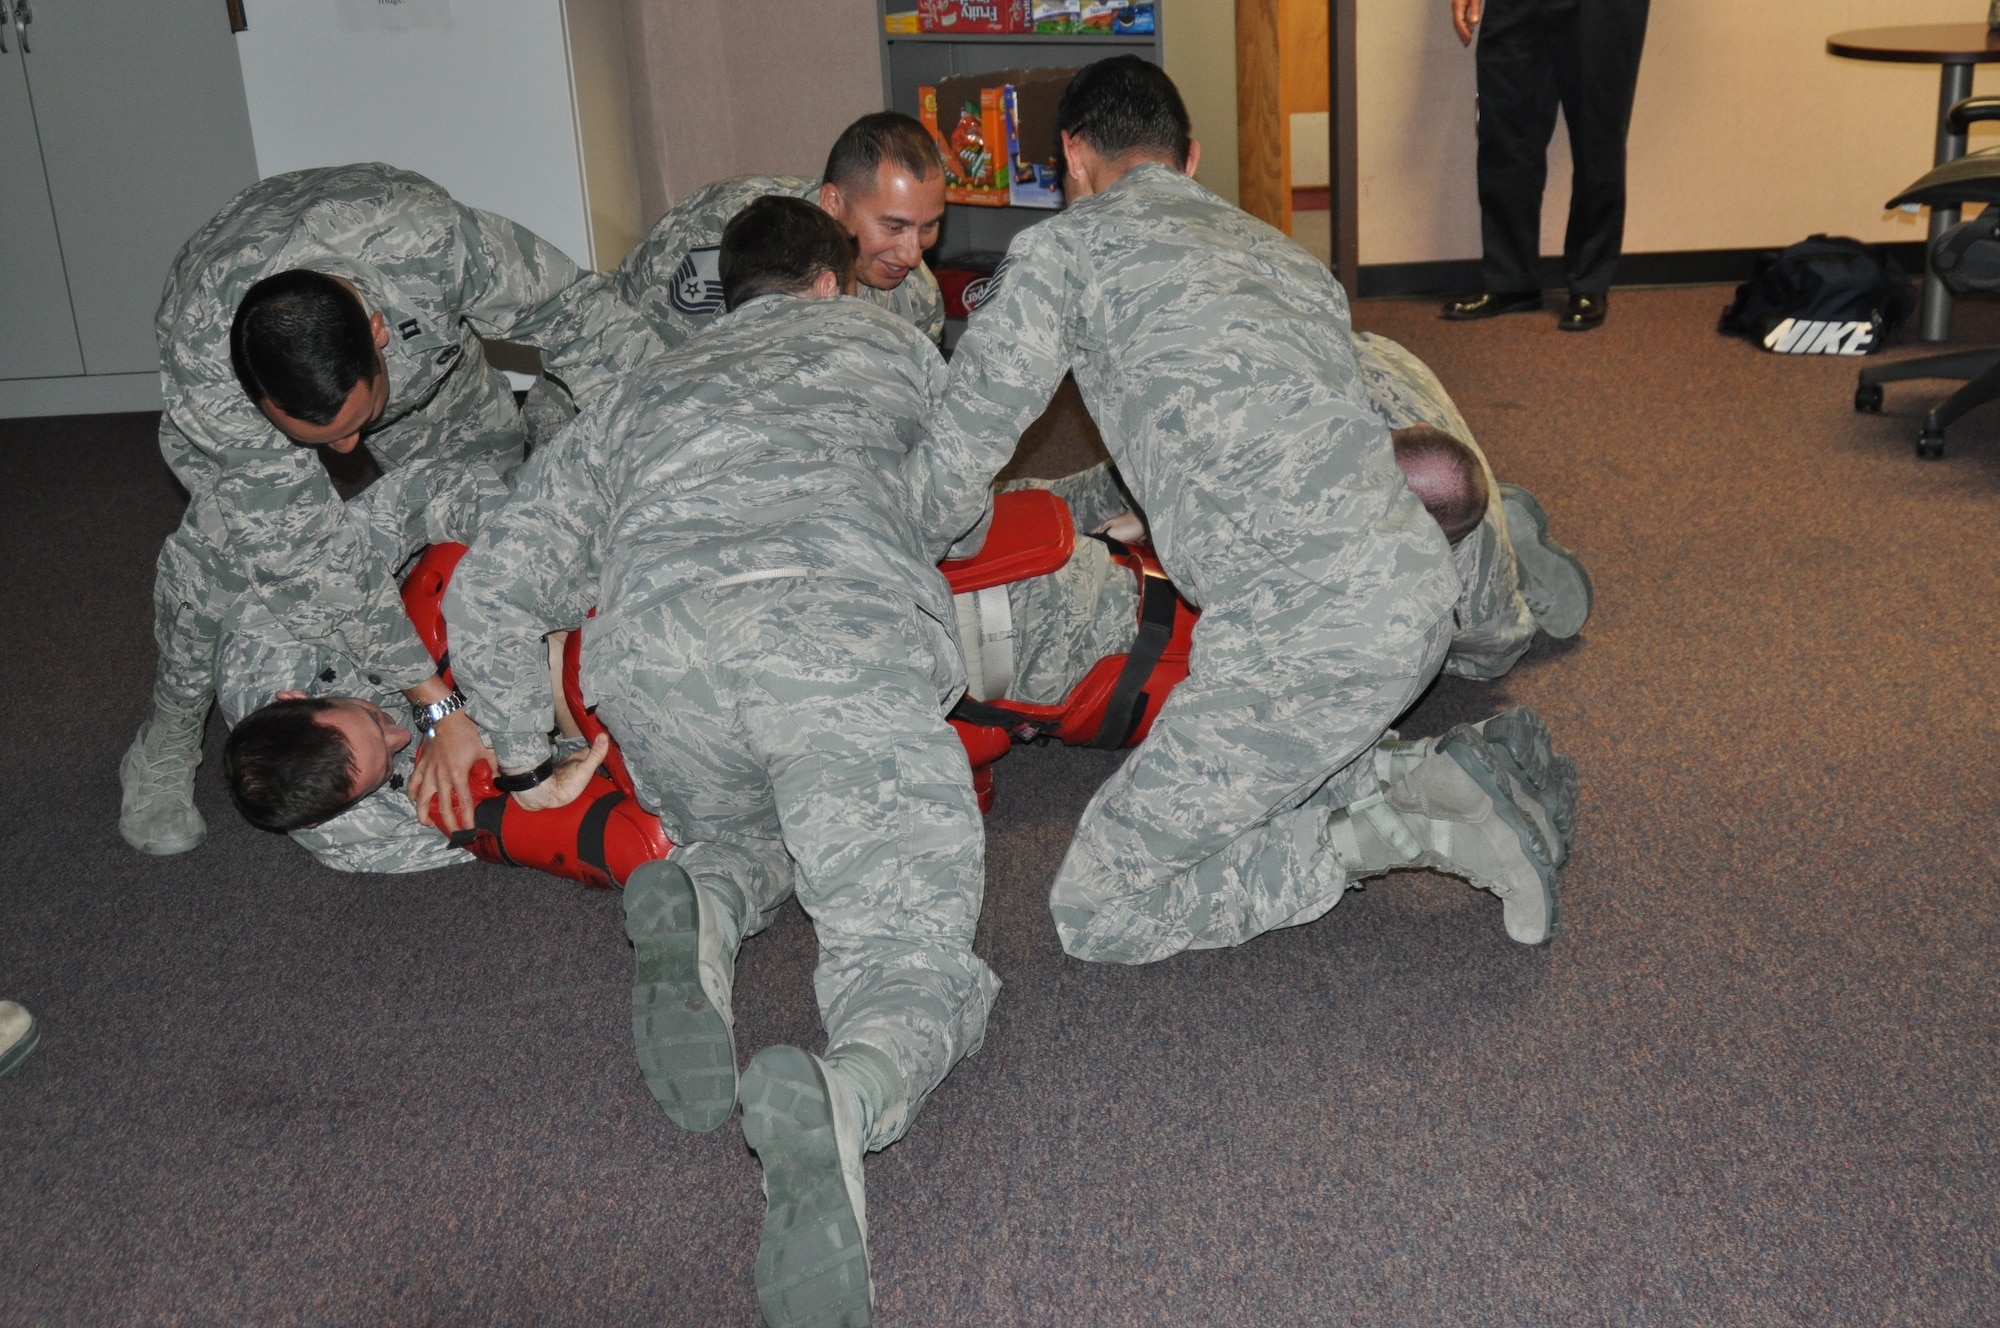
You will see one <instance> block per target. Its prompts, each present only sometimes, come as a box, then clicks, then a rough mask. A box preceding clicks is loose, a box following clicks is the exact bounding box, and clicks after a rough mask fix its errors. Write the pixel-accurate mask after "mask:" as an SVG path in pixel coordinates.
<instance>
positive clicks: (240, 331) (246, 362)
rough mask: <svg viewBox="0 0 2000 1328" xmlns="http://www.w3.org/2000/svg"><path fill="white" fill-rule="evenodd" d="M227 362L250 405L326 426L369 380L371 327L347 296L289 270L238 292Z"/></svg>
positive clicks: (323, 278) (320, 277)
mask: <svg viewBox="0 0 2000 1328" xmlns="http://www.w3.org/2000/svg"><path fill="white" fill-rule="evenodd" d="M229 363H230V364H231V365H232V366H234V367H235V369H236V381H237V382H239V383H241V384H243V390H244V391H245V392H248V393H249V394H250V399H251V400H252V401H256V402H263V401H266V400H268V401H269V402H270V403H271V404H272V405H274V406H276V407H277V408H278V409H279V410H282V411H284V412H285V414H287V415H291V416H294V417H296V418H298V419H301V420H304V421H305V422H306V423H308V424H327V423H330V422H331V421H332V420H333V417H334V416H336V415H338V414H340V408H341V407H342V406H344V405H346V404H347V398H348V395H349V394H350V393H352V392H353V391H354V387H355V384H357V383H372V382H374V381H375V374H376V360H375V330H374V328H373V327H372V326H370V323H369V319H368V310H367V309H366V308H365V307H363V305H362V303H361V301H360V300H358V299H356V298H355V295H354V292H353V291H351V290H349V289H348V288H347V287H345V286H343V285H341V284H340V283H339V282H338V281H335V280H334V279H333V278H332V277H329V276H327V275H326V274H325V273H323V272H309V271H307V270H306V269H304V268H293V269H292V270H291V271H289V272H280V273H278V274H277V275H276V276H272V277H266V278H264V279H263V280H262V281H260V282H258V283H257V284H256V285H254V286H252V287H251V288H250V289H249V290H248V291H247V292H245V294H244V296H243V301H242V303H240V304H238V305H237V306H236V317H235V318H234V319H232V320H231V321H230V324H229Z"/></svg>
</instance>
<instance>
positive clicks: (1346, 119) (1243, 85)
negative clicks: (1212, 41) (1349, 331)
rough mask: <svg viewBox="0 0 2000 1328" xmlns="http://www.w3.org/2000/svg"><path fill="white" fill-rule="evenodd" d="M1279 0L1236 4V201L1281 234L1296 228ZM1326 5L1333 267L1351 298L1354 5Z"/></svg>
mask: <svg viewBox="0 0 2000 1328" xmlns="http://www.w3.org/2000/svg"><path fill="white" fill-rule="evenodd" d="M1279 3H1280V0H1236V151H1237V163H1238V164H1237V179H1238V197H1239V200H1240V202H1241V205H1242V207H1243V210H1244V211H1245V212H1248V213H1249V214H1250V215H1251V216H1253V217H1257V218H1259V219H1260V220H1263V221H1267V222H1269V223H1270V224H1271V225H1273V226H1276V227H1278V228H1279V229H1280V230H1284V231H1287V232H1289V231H1290V230H1291V213H1292V200H1291V196H1290V193H1289V191H1288V190H1287V188H1286V183H1287V177H1288V176H1289V173H1290V172H1289V169H1288V167H1289V165H1290V157H1289V156H1288V154H1289V152H1290V148H1291V133H1290V125H1289V122H1288V121H1287V119H1286V116H1285V113H1284V106H1283V98H1282V96H1281V92H1280V89H1281V85H1282V84H1283V82H1284V80H1283V77H1282V75H1281V68H1280V66H1281V63H1282V61H1283V60H1284V58H1285V56H1286V55H1287V54H1288V53H1287V52H1285V51H1284V50H1282V42H1283V39H1284V37H1283V33H1284V25H1283V23H1282V22H1281V21H1280V16H1279ZM1325 3H1326V5H1327V84H1328V87H1327V91H1328V110H1329V112H1330V114H1329V121H1330V125H1329V130H1330V133H1329V143H1328V148H1329V152H1330V154H1331V157H1332V160H1331V161H1329V162H1328V167H1329V170H1328V183H1329V194H1330V198H1329V200H1328V201H1329V203H1330V205H1331V208H1332V212H1331V217H1330V219H1331V221H1332V226H1333V270H1334V275H1335V276H1337V277H1339V279H1340V283H1341V285H1343V286H1345V287H1346V288H1347V289H1348V291H1349V292H1350V293H1352V292H1353V290H1354V282H1355V278H1356V276H1357V273H1358V267H1359V254H1360V249H1359V245H1358V218H1359V211H1360V187H1359V179H1360V170H1359V167H1358V164H1357V155H1358V154H1357V146H1356V144H1357V137H1356V133H1355V118H1356V98H1355V90H1354V67H1355V50H1354V11H1355V0H1325Z"/></svg>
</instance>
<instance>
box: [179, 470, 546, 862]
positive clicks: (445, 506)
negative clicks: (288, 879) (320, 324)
mask: <svg viewBox="0 0 2000 1328" xmlns="http://www.w3.org/2000/svg"><path fill="white" fill-rule="evenodd" d="M506 496H507V485H506V482H505V481H504V480H502V478H501V477H500V473H499V471H498V470H496V469H495V468H494V467H493V465H492V464H491V463H490V462H487V461H470V462H455V463H452V462H433V461H419V462H416V463H414V464H412V465H409V466H405V467H403V468H402V469H400V470H396V471H393V472H391V473H389V474H387V475H384V476H383V477H382V478H381V479H379V480H377V481H376V482H375V483H374V484H372V485H370V486H369V487H368V489H367V490H366V491H365V492H363V493H362V494H361V495H360V496H359V497H357V498H355V499H354V500H353V501H351V502H349V503H348V504H347V505H346V509H345V510H344V512H343V513H342V517H343V519H344V520H345V521H346V522H347V523H348V525H349V528H350V531H351V532H352V533H353V534H354V535H355V536H356V537H357V538H358V539H359V540H360V541H361V542H362V543H363V544H365V545H366V546H367V547H368V548H369V549H370V550H371V551H372V553H373V555H374V556H375V557H376V558H377V559H378V560H379V561H380V562H381V563H382V565H384V566H386V567H392V568H393V567H399V566H401V565H402V564H403V563H404V562H405V561H407V560H408V559H409V558H410V557H412V556H413V555H415V554H416V553H417V551H418V550H420V549H422V548H423V547H424V546H425V545H428V544H434V543H441V542H444V541H452V540H455V541H459V542H464V541H466V540H469V539H471V538H472V534H473V532H474V531H476V530H477V529H478V528H479V523H480V521H481V520H483V519H484V517H485V515H486V514H487V513H488V512H490V511H491V510H492V509H494V508H496V507H498V506H499V505H500V503H501V502H503V501H504V500H505V499H506ZM214 686H215V696H216V702H217V704H218V706H219V707H220V709H221V711H222V718H223V721H224V722H225V723H227V724H228V725H229V726H230V727H231V728H234V727H235V726H236V724H237V723H238V721H240V720H241V719H242V718H243V717H244V716H245V715H248V714H249V713H251V712H252V711H254V710H256V709H258V708H260V707H262V706H264V705H267V704H269V703H270V702H271V701H274V700H276V699H277V695H278V693H279V692H283V691H300V692H304V693H305V694H306V695H308V696H359V697H363V698H365V699H367V700H369V701H373V702H374V703H375V704H376V705H378V706H381V707H382V708H383V709H384V710H386V711H388V712H389V715H390V717H391V718H393V719H395V720H396V721H397V722H399V723H405V724H407V716H408V713H409V704H408V702H406V701H405V700H404V699H403V695H402V693H401V692H400V691H398V690H396V689H395V688H392V687H388V686H385V685H381V684H376V683H371V682H370V681H369V680H368V678H367V677H366V675H364V674H362V673H361V672H360V671H359V669H358V668H357V667H356V666H355V664H354V661H353V660H352V659H351V658H350V657H349V656H348V655H346V654H345V653H343V652H341V651H338V650H334V649H331V648H329V647H327V646H325V645H323V644H321V643H317V642H312V641H303V640H300V639H299V638H298V637H296V636H293V635H292V634H291V632H290V631H288V630H287V629H286V628H285V626H284V624H282V623H280V622H279V621H278V619H277V617H276V615H274V614H273V613H272V612H271V611H270V609H269V608H267V607H266V606H265V604H264V602H263V601H262V600H261V599H259V598H258V597H257V596H256V595H255V594H250V593H245V594H243V595H241V596H239V597H238V599H237V601H236V603H235V604H233V605H231V606H230V607H229V609H228V610H227V612H226V613H224V615H223V617H222V629H221V642H220V645H219V647H218V648H217V650H216V652H215V680H214ZM415 757H416V745H415V744H414V743H412V744H411V745H410V746H408V747H405V748H404V749H403V750H402V751H400V752H398V753H397V754H396V757H395V761H394V763H393V765H392V767H391V773H390V777H389V782H388V783H387V784H385V785H384V786H383V787H381V788H379V789H376V790H375V791H374V792H373V793H371V794H369V795H368V796H367V797H365V798H363V799H362V800H361V801H360V802H358V803H356V804H355V805H354V806H353V807H350V808H348V809H347V810H346V811H344V812H342V813H341V814H340V815H339V816H336V817H334V818H333V819H332V820H329V821H323V822H321V823H320V824H319V825H317V826H314V827H312V828H310V829H306V830H294V831H293V832H292V838H293V839H294V840H296V841H297V842H298V843H299V844H301V845H303V846H304V847H305V848H306V849H307V850H308V851H309V852H311V853H312V855H313V856H314V857H315V858H317V859H319V861H320V863H321V864H322V865H324V866H327V867H331V868H332V869H333V870H335V871H354V872H415V871H429V870H431V869H432V868H434V867H448V866H452V865H454V864H456V863H460V862H470V861H471V860H472V855H471V854H470V853H467V852H466V851H465V850H463V849H456V848H452V847H451V846H450V844H449V843H448V842H447V841H446V838H445V836H444V835H442V834H440V833H439V832H438V831H436V830H434V829H431V828H430V827H428V826H424V825H419V824H418V823H417V809H416V804H414V803H412V802H411V801H410V796H409V794H408V793H407V792H405V791H404V790H405V788H406V787H407V786H408V783H409V778H410V771H411V768H412V766H413V764H414V761H415Z"/></svg>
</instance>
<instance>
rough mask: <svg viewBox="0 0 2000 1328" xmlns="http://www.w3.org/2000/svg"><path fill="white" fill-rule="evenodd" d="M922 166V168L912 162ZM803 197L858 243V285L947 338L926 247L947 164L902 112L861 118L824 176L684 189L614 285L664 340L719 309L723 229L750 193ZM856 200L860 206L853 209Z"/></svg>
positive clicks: (690, 330) (927, 331)
mask: <svg viewBox="0 0 2000 1328" xmlns="http://www.w3.org/2000/svg"><path fill="white" fill-rule="evenodd" d="M918 167H922V169H917V168H918ZM774 194H775V195H780V196H783V197H787V198H798V199H803V200H805V201H806V202H808V203H811V204H813V205H815V206H817V207H820V208H823V209H826V210H828V211H829V212H830V213H832V214H835V219H836V220H839V221H840V222H841V223H842V225H844V226H845V227H846V228H847V229H848V230H849V231H850V232H854V233H855V234H856V236H857V238H858V239H859V240H860V243H861V255H860V257H861V262H860V265H859V268H858V273H857V275H858V276H859V279H860V287H859V289H858V290H857V291H856V294H858V295H859V296H860V297H861V298H862V299H865V300H869V301H871V302H873V303H875V304H877V305H879V306H881V307H882V308H884V309H887V310H888V311H889V312H890V313H892V314H894V315H896V317H898V318H900V319H902V320H903V321H904V322H906V323H908V324H909V325H910V326H912V327H914V328H916V329H917V330H918V331H919V332H922V333H923V334H924V335H925V336H927V337H929V338H930V339H931V340H932V341H940V340H942V339H943V337H944V297H943V295H942V294H941V293H940V292H939V291H938V284H937V278H936V277H934V276H932V275H931V270H930V268H929V266H927V265H926V264H925V263H924V261H923V252H924V250H925V249H928V248H929V247H930V246H931V245H932V244H934V243H936V241H937V233H938V224H939V220H940V219H941V218H942V217H943V216H944V163H943V161H942V159H941V158H940V157H939V156H938V153H937V147H936V144H935V143H934V142H933V141H932V139H931V137H930V134H929V132H928V131H927V130H925V129H924V127H923V126H922V125H921V124H919V123H917V122H916V121H915V120H912V119H911V118H910V117H909V116H907V115H900V114H898V113H896V112H894V111H881V112H877V113H876V114H873V115H866V116H863V117H862V118H861V119H859V120H857V121H855V122H854V123H853V124H852V125H849V126H848V128H847V129H846V130H845V131H844V132H843V133H842V134H841V136H840V139H839V141H837V142H836V143H835V144H834V148H833V151H832V152H831V153H830V154H829V155H828V159H827V169H826V175H825V177H824V179H821V180H809V179H806V178H805V177H804V176H799V175H742V176H738V177H736V178H735V179H730V180H720V181H717V182H716V183H714V184H711V185H707V186H704V187H703V188H701V189H698V190H696V191H695V192H694V193H692V194H690V195H689V196H688V197H687V198H686V199H685V200H683V201H682V202H681V203H680V204H679V205H677V206H676V207H674V208H673V209H672V210H670V211H669V212H668V213H667V214H666V215H665V216H664V217H661V218H660V219H659V221H657V222H656V223H654V225H653V229H652V232H651V233H650V234H648V235H647V236H646V238H645V239H644V240H641V241H640V242H639V245H638V247H637V248H635V249H633V250H632V252H631V253H630V254H628V255H626V258H625V261H624V262H622V263H620V264H619V265H618V270H617V272H616V273H615V274H614V276H615V279H616V281H617V283H618V291H619V293H620V294H621V295H622V296H624V298H625V300H626V301H627V302H628V303H629V304H631V305H632V307H633V308H635V309H637V310H638V311H639V312H640V313H641V314H643V315H644V316H645V319H646V322H647V323H648V324H649V325H650V326H651V327H652V329H653V331H654V332H655V333H656V334H657V335H658V336H659V338H660V340H661V341H663V342H665V343H666V344H667V345H669V346H678V345H679V344H680V343H681V342H683V341H685V340H687V339H688V338H689V337H690V336H692V335H694V333H695V332H696V331H698V330H699V329H701V328H702V327H704V326H706V325H707V324H708V323H709V322H710V321H711V320H712V319H714V318H715V316H716V315H718V314H720V313H721V312H722V274H721V271H720V269H719V268H718V266H717V257H718V255H719V254H720V253H721V250H722V228H723V227H724V226H727V225H728V224H729V219H730V218H731V217H734V216H735V215H736V214H737V213H738V212H741V211H742V210H743V209H744V207H745V206H747V205H748V204H749V203H750V202H751V201H752V200H753V199H758V198H764V197H766V196H769V195H774ZM857 206H858V209H859V211H858V213H857Z"/></svg>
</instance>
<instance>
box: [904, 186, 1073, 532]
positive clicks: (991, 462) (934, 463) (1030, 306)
mask: <svg viewBox="0 0 2000 1328" xmlns="http://www.w3.org/2000/svg"><path fill="white" fill-rule="evenodd" d="M1055 230H1056V228H1054V227H1052V226H1047V225H1043V226H1035V227H1031V228H1030V229H1028V230H1025V231H1023V232H1021V233H1020V234H1019V235H1017V236H1016V237H1014V243H1013V244H1012V245H1011V246H1010V247H1009V248H1008V250H1007V259H1006V261H1005V262H1003V263H1002V264H1001V265H1000V269H999V270H998V271H996V272H995V273H994V274H993V279H992V284H991V286H989V288H988V290H989V294H988V295H987V297H986V302H985V303H984V304H981V305H980V306H979V308H978V310H977V311H976V312H974V314H973V315H972V321H971V322H970V323H969V324H968V325H967V327H966V330H965V336H964V337H963V338H961V339H960V340H959V343H958V349H957V350H956V351H955V352H954V353H953V355H952V359H951V370H950V374H951V376H950V382H949V385H948V386H947V387H946V389H945V394H944V400H943V402H942V403H941V404H940V406H939V407H938V409H937V410H936V411H935V412H933V415H932V418H931V424H930V427H929V429H928V430H926V434H925V437H924V438H923V439H922V440H921V441H920V442H919V443H918V445H917V446H916V447H915V448H912V449H911V451H910V453H909V456H908V457H907V459H906V460H905V461H904V465H903V477H904V480H905V482H906V483H907V484H908V485H909V491H910V501H911V503H912V505H913V507H914V510H915V512H916V516H917V522H918V528H919V529H920V530H922V531H923V534H924V540H925V544H926V547H927V550H928V552H929V554H930V556H931V557H933V558H943V557H944V556H945V555H946V553H947V552H949V553H951V554H952V555H953V556H955V557H964V556H967V555H969V554H971V553H975V552H977V551H978V544H977V543H976V542H971V541H966V543H967V544H969V545H970V547H966V546H965V545H961V541H963V540H965V537H966V536H967V535H968V534H972V533H975V532H976V531H977V530H978V528H979V527H980V526H981V525H982V523H983V522H984V521H985V519H986V516H987V513H988V510H989V509H990V507H991V506H992V502H993V492H992V484H993V477H994V476H995V475H997V474H999V473H1000V470H1001V468H1002V467H1004V466H1005V465H1006V464H1007V462H1008V461H1009V460H1010V459H1012V457H1013V455H1014V449H1015V447H1016V445H1018V444H1019V442H1020V440H1021V434H1022V432H1023V431H1024V430H1025V429H1026V428H1027V427H1028V426H1029V425H1030V424H1032V423H1034V421H1035V419H1036V417H1037V416H1039V415H1040V414H1041V413H1042V412H1043V411H1044V410H1046V409H1048V405H1049V399H1050V398H1051V397H1053V396H1054V395H1055V391H1056V388H1057V387H1059V386H1060V385H1061V384H1062V380H1063V375H1064V374H1066V373H1068V372H1069V369H1070V362H1071V356H1072V354H1073V348H1072V346H1071V345H1070V330H1071V325H1072V320H1073V319H1074V318H1075V317H1076V316H1077V312H1078V306H1079V304H1080V303H1081V300H1080V296H1081V294H1082V292H1083V289H1084V277H1083V275H1082V273H1081V270H1080V269H1081V266H1082V264H1081V262H1080V260H1079V258H1078V257H1077V256H1076V255H1075V254H1074V253H1073V252H1072V249H1071V245H1070V244H1069V243H1067V242H1065V241H1064V240H1063V239H1060V238H1056V234H1055Z"/></svg>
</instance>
